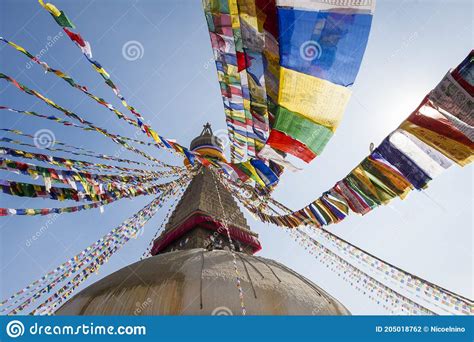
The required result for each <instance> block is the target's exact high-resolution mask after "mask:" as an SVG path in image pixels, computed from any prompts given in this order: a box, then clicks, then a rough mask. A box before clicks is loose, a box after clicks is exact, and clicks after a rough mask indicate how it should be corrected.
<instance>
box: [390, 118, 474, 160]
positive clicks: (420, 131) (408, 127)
mask: <svg viewBox="0 0 474 342" xmlns="http://www.w3.org/2000/svg"><path fill="white" fill-rule="evenodd" d="M399 128H401V129H404V130H405V131H407V132H409V133H411V134H413V135H414V136H415V137H417V138H418V139H420V140H421V141H423V142H424V143H426V144H428V145H430V146H431V147H433V148H435V149H436V150H438V151H439V152H441V153H442V154H444V155H445V156H446V157H448V158H449V159H451V160H453V161H455V162H456V163H458V164H459V165H461V166H466V165H467V164H469V163H470V162H472V161H473V160H474V149H473V148H472V144H471V146H467V145H464V144H462V143H460V142H458V141H456V140H453V139H450V138H448V137H446V136H444V135H441V134H438V133H436V132H433V131H431V130H429V129H426V128H423V127H420V126H418V125H415V124H414V123H411V122H409V121H404V122H403V123H402V124H401V125H400V127H399Z"/></svg>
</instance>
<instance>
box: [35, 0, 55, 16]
mask: <svg viewBox="0 0 474 342" xmlns="http://www.w3.org/2000/svg"><path fill="white" fill-rule="evenodd" d="M38 2H39V4H40V5H41V6H43V8H44V9H46V10H47V11H48V12H49V13H51V14H52V15H54V16H55V17H59V16H60V15H61V11H60V10H58V9H57V8H56V6H54V5H53V4H51V3H49V2H48V3H46V4H45V3H44V2H43V0H38Z"/></svg>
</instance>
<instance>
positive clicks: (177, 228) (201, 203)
mask: <svg viewBox="0 0 474 342" xmlns="http://www.w3.org/2000/svg"><path fill="white" fill-rule="evenodd" d="M190 148H191V149H192V150H194V151H199V152H200V153H201V154H206V155H208V156H212V157H214V158H218V159H221V160H225V157H224V154H223V146H222V142H221V141H220V140H219V139H218V138H217V137H216V136H214V135H213V132H212V129H211V127H210V125H209V124H207V125H205V126H204V129H203V130H202V132H201V134H200V135H199V136H198V137H196V138H195V139H194V140H193V141H192V142H191V146H190ZM218 193H219V195H218ZM223 209H224V210H223ZM224 224H226V225H227V228H228V229H229V233H230V236H231V240H232V242H233V247H234V250H235V259H234V256H233V255H232V250H231V248H232V247H231V245H230V243H229V238H228V235H227V230H226V228H225V227H224ZM260 249H261V245H260V242H259V240H258V234H257V233H255V232H253V231H252V230H251V229H250V227H249V226H248V223H247V221H246V219H245V217H244V215H243V213H242V212H241V210H240V208H239V206H238V205H237V203H236V201H235V200H234V198H233V197H232V195H231V194H230V192H229V191H228V190H227V189H226V188H225V187H224V186H223V185H222V184H221V183H220V182H219V181H218V180H217V178H216V177H215V176H214V175H213V174H212V173H211V172H210V171H209V170H208V169H207V168H201V169H200V170H199V172H198V174H197V175H196V176H195V177H194V178H193V180H192V181H191V182H190V184H189V186H188V188H187V189H186V190H185V192H184V194H183V196H182V197H181V199H180V200H179V202H178V204H177V206H176V208H175V210H174V212H173V213H172V215H171V216H170V219H169V221H168V223H167V224H166V227H165V229H164V231H163V233H162V234H161V235H160V236H159V237H158V238H157V239H156V240H155V241H154V244H153V248H152V255H153V256H152V257H149V258H147V259H144V260H141V261H138V262H136V263H134V264H131V265H129V266H126V267H124V268H122V269H121V270H119V271H117V272H115V273H112V274H110V275H109V276H107V277H105V278H103V279H101V280H99V281H98V282H96V283H95V284H93V285H91V286H89V287H87V288H86V289H84V290H82V291H81V292H79V293H78V294H77V295H76V296H74V297H73V298H71V299H70V300H69V301H68V302H66V303H65V304H64V305H63V306H62V307H61V308H60V309H59V310H58V311H57V312H56V314H58V315H241V314H242V312H243V310H242V304H244V307H245V311H246V314H247V315H348V314H350V313H349V311H348V310H347V309H346V308H345V307H344V306H343V305H342V304H341V303H339V302H338V301H337V300H336V299H335V298H333V297H332V296H330V295H329V294H328V293H327V292H325V291H324V290H323V289H321V288H320V287H318V286H317V285H316V284H314V283H313V282H311V281H310V280H308V279H306V278H305V277H303V276H302V275H300V274H298V273H296V272H295V271H293V270H291V269H290V268H288V267H286V266H284V265H282V264H281V263H278V262H276V261H274V260H270V259H266V258H263V257H259V256H255V255H254V254H255V253H256V252H258V251H259V250H260ZM234 260H235V261H237V272H238V274H239V278H240V286H241V289H242V292H243V303H242V302H241V300H240V297H239V290H238V288H237V286H236V284H237V273H236V270H235V263H234Z"/></svg>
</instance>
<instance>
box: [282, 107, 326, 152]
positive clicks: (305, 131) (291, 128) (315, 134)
mask: <svg viewBox="0 0 474 342" xmlns="http://www.w3.org/2000/svg"><path fill="white" fill-rule="evenodd" d="M273 128H274V129H276V130H278V131H280V132H283V133H285V134H286V135H289V136H290V137H292V138H293V139H296V140H298V141H299V142H302V143H303V144H305V145H306V146H307V147H308V148H309V149H310V150H311V151H313V152H314V153H315V154H320V153H321V152H322V151H323V149H324V147H325V146H326V144H327V143H328V141H329V139H331V137H332V135H333V133H332V131H331V130H330V129H329V128H327V127H325V126H322V125H319V124H317V123H315V122H312V121H311V120H308V119H306V118H304V117H302V116H301V115H299V114H297V113H294V112H292V111H290V110H288V109H286V108H284V107H281V106H280V107H278V112H277V118H276V121H275V125H274V127H273Z"/></svg>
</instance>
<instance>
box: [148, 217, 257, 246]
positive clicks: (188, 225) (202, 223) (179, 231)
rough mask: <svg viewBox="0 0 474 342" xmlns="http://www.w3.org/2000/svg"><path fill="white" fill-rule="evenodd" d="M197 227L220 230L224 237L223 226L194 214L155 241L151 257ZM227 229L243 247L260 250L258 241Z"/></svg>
mask: <svg viewBox="0 0 474 342" xmlns="http://www.w3.org/2000/svg"><path fill="white" fill-rule="evenodd" d="M197 225H199V227H202V228H204V229H207V230H209V231H218V230H219V229H222V232H221V233H222V234H223V235H225V236H226V233H225V228H224V225H223V224H222V223H221V222H219V221H216V220H215V219H213V218H212V217H210V216H208V215H203V214H194V215H192V216H190V217H189V218H188V219H187V220H185V221H184V222H183V223H182V224H181V225H179V226H178V227H177V228H175V229H173V230H171V231H170V232H169V233H167V234H165V235H163V236H161V237H160V238H158V239H156V240H155V242H154V244H153V248H152V249H151V255H156V254H158V253H160V252H162V251H163V250H164V249H165V248H166V247H168V246H169V245H170V244H171V243H172V242H173V241H175V240H177V239H179V238H180V237H182V236H183V235H184V234H186V233H187V232H189V231H190V230H192V229H193V228H195V227H196V226H197ZM228 227H229V232H230V236H231V238H232V239H235V240H238V241H240V242H241V243H242V244H244V245H247V246H250V247H251V248H252V252H253V253H257V252H258V251H259V250H261V249H262V246H261V245H260V241H258V239H257V238H256V237H255V236H253V235H251V234H249V233H247V232H245V231H244V230H242V229H241V228H238V227H236V226H232V225H228Z"/></svg>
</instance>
